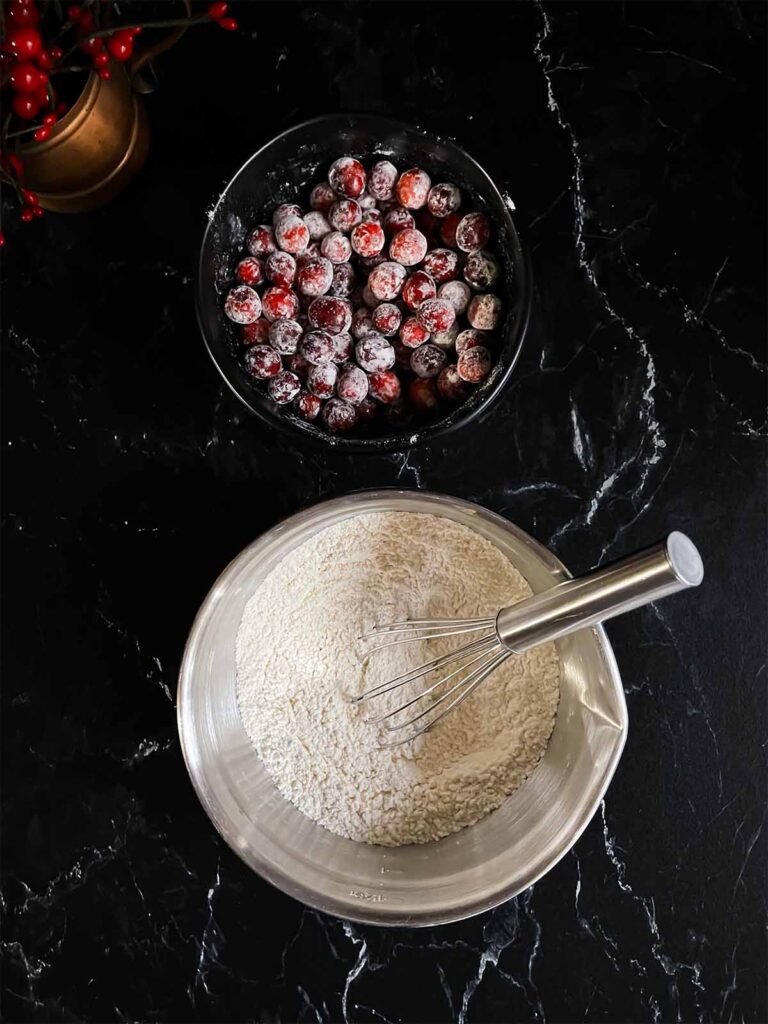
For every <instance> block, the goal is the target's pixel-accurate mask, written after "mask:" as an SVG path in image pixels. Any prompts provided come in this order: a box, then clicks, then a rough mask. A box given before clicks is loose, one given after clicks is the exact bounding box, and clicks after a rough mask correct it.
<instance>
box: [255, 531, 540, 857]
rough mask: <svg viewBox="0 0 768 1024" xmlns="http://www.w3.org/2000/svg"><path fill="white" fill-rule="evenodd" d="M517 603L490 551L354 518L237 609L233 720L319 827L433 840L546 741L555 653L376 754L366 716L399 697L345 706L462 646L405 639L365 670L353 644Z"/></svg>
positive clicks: (453, 537)
mask: <svg viewBox="0 0 768 1024" xmlns="http://www.w3.org/2000/svg"><path fill="white" fill-rule="evenodd" d="M530 593H531V591H530V588H529V587H528V585H527V583H526V582H525V580H524V579H523V578H522V576H521V575H520V574H519V573H518V572H517V570H516V569H515V568H514V567H513V566H512V565H511V564H510V563H509V562H508V561H507V560H506V559H505V557H504V556H503V555H502V554H501V552H500V551H499V550H498V549H497V548H496V547H494V546H493V545H492V544H491V543H490V542H489V541H487V540H485V539H484V538H482V537H480V536H478V535H477V534H476V533H474V532H473V531H471V530H469V529H468V528H466V527H464V526H460V525H459V524H457V523H454V522H452V521H451V520H449V519H445V518H442V517H440V516H433V515H425V514H419V513H411V512H378V513H370V514H366V515H359V516H356V517H353V518H351V519H348V520H346V521H345V522H343V523H339V524H338V525H336V526H332V527H329V528H328V529H326V530H324V531H323V532H322V533H320V534H318V535H317V536H316V537H314V538H313V539H311V540H309V541H307V542H306V543H305V544H303V545H302V546H301V547H299V548H297V549H296V550H295V551H293V552H291V554H290V555H288V556H287V557H286V558H285V559H284V560H283V561H282V562H281V563H280V564H279V565H278V566H277V567H276V568H275V569H274V570H273V571H272V572H271V573H270V575H269V576H268V577H267V578H266V580H265V581H264V582H263V584H262V585H261V586H260V587H259V589H258V591H257V592H256V593H255V594H254V596H253V597H252V598H251V600H250V601H249V603H248V605H247V606H246V609H245V613H244V616H243V621H242V623H241V625H240V630H239V632H238V637H237V673H238V679H237V694H238V702H239V706H240V713H241V715H242V719H243V722H244V724H245V728H246V730H247V731H248V735H249V736H250V738H251V741H252V742H253V745H254V747H255V748H256V750H257V752H258V754H259V756H260V758H261V759H262V761H263V762H264V764H265V766H266V768H267V770H268V771H269V773H270V775H271V776H272V778H273V779H274V781H275V783H276V784H277V786H278V788H279V789H280V791H281V793H282V794H283V795H284V796H285V797H287V799H289V800H291V801H292V802H293V803H294V804H295V805H296V806H297V807H298V808H299V809H300V810H301V811H303V812H304V814H306V815H308V816H309V817H310V818H312V819H313V820H314V821H317V822H319V823H320V824H321V825H324V826H325V827H326V828H328V829H330V830H331V831H332V832H335V833H337V834H338V835H341V836H347V837H348V838H350V839H355V840H358V841H360V842H365V843H378V844H382V845H384V846H401V845H403V844H406V843H426V842H429V841H430V840H434V839H439V838H441V837H442V836H446V835H449V834H450V833H452V832H456V831H458V830H459V829H461V828H464V827H465V826H466V825H471V824H473V823H474V822H476V821H478V820H479V819H480V818H482V817H483V816H484V815H486V814H488V813H489V812H490V811H492V810H494V809H495V808H496V807H498V806H499V805H500V804H501V803H502V802H503V800H504V799H505V797H507V796H508V795H509V794H510V793H513V792H514V791H515V790H516V789H517V788H518V786H520V785H521V783H522V782H523V781H524V780H525V779H526V778H527V776H528V775H529V774H530V773H531V771H532V770H533V769H534V768H535V766H536V765H537V763H538V762H539V760H540V758H541V756H542V754H543V753H544V750H545V748H546V745H547V742H548V740H549V737H550V734H551V732H552V728H553V726H554V718H555V712H556V710H557V703H558V697H559V677H560V670H559V663H558V659H557V655H556V653H555V648H554V645H553V644H547V645H545V646H543V647H539V648H535V649H534V650H532V651H529V652H528V653H527V654H524V655H521V656H516V657H514V656H513V657H512V658H509V659H508V660H507V661H506V662H505V663H504V664H503V665H502V666H501V668H499V669H497V671H496V672H495V673H494V674H493V675H491V676H490V677H489V678H488V679H487V680H486V681H485V682H484V683H483V684H482V685H481V686H480V687H479V688H478V689H477V690H476V691H475V693H474V694H473V695H472V696H471V697H470V698H468V699H467V700H466V701H465V702H464V703H463V704H462V705H461V706H460V707H459V708H458V709H456V710H455V711H453V712H452V713H451V714H450V715H448V716H447V717H446V718H445V719H443V721H442V722H441V723H440V724H439V725H438V726H436V727H435V728H434V729H433V730H432V731H431V732H429V733H426V734H425V735H423V736H421V737H419V738H418V739H416V740H414V741H411V742H409V743H407V744H404V745H403V746H399V747H394V748H387V749H379V748H378V746H377V744H378V741H379V738H380V736H381V735H383V734H382V733H380V731H379V729H380V727H379V726H374V725H371V724H368V722H367V721H366V720H367V719H370V718H371V717H373V716H374V715H379V714H383V713H384V712H385V711H386V710H387V709H388V706H389V707H390V708H393V707H395V706H396V704H398V703H402V701H403V700H404V699H406V698H405V696H404V694H405V691H403V690H400V691H398V693H397V694H394V695H393V694H389V695H387V697H386V698H382V699H377V700H376V701H374V702H372V703H369V704H362V705H359V706H354V705H351V704H350V703H349V701H348V700H347V699H346V698H347V697H348V696H354V695H357V694H360V693H361V692H362V691H363V690H365V689H368V688H369V687H371V686H374V685H376V684H377V683H379V682H383V681H384V680H385V679H388V678H392V677H393V676H395V675H398V674H399V673H401V672H404V671H406V670H407V669H409V668H413V667H415V666H416V665H418V664H420V663H422V662H423V661H426V660H428V659H430V658H432V657H435V656H436V655H437V654H440V653H443V652H444V651H446V650H449V649H451V648H455V647H456V646H458V645H459V643H461V642H462V641H466V637H464V638H462V637H454V638H450V639H441V640H432V641H429V642H427V641H422V642H418V643H413V644H403V645H400V646H395V647H391V648H389V649H387V650H386V651H384V652H381V653H379V654H377V655H375V656H374V657H373V658H372V659H371V661H370V663H369V664H368V666H365V665H364V653H365V649H364V648H363V647H362V646H361V644H360V643H359V642H357V641H356V637H358V636H359V635H360V634H361V633H364V632H366V631H367V630H370V629H371V628H372V627H373V626H375V625H376V624H378V623H383V622H391V621H394V620H401V619H405V618H465V617H473V616H484V615H489V614H495V612H496V611H498V609H499V608H501V607H502V606H503V605H506V604H511V603H512V602H515V601H518V600H520V599H521V598H524V597H527V596H528V595H529V594H530ZM421 685H424V684H423V683H422V684H421ZM387 701H390V702H391V703H390V704H389V705H388V704H387Z"/></svg>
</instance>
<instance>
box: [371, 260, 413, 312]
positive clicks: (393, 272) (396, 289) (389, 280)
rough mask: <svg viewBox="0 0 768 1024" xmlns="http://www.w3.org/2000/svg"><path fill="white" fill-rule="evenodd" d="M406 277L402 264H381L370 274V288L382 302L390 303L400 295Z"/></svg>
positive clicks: (388, 262)
mask: <svg viewBox="0 0 768 1024" xmlns="http://www.w3.org/2000/svg"><path fill="white" fill-rule="evenodd" d="M405 276H406V274H405V267H404V266H403V265H402V264H401V263H393V262H390V261H387V262H385V263H380V264H379V266H378V267H374V269H373V270H372V271H371V273H370V274H369V276H368V287H369V288H370V290H371V292H372V294H373V295H374V296H375V297H376V298H377V299H378V300H379V301H380V302H390V301H391V300H392V299H396V298H397V296H398V295H399V294H400V291H401V289H402V287H403V285H404V283H405Z"/></svg>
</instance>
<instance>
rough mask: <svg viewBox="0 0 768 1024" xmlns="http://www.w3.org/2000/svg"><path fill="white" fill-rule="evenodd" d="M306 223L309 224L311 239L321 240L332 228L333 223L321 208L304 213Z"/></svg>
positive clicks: (314, 240)
mask: <svg viewBox="0 0 768 1024" xmlns="http://www.w3.org/2000/svg"><path fill="white" fill-rule="evenodd" d="M304 223H305V224H306V225H307V230H308V231H309V237H310V240H311V241H313V242H319V241H320V239H321V238H324V237H325V236H326V235H327V234H328V232H329V231H330V230H331V225H330V224H329V223H328V221H327V220H326V219H325V216H324V215H323V214H322V213H320V211H319V210H310V211H309V213H305V214H304Z"/></svg>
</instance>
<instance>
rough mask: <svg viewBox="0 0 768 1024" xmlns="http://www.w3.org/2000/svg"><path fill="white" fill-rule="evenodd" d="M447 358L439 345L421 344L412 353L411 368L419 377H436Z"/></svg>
mask: <svg viewBox="0 0 768 1024" xmlns="http://www.w3.org/2000/svg"><path fill="white" fill-rule="evenodd" d="M447 360H448V357H447V356H446V354H445V352H444V351H443V349H441V348H438V347H437V345H432V344H426V345H421V346H420V347H419V348H417V349H415V350H414V352H413V353H412V354H411V369H412V370H413V372H414V373H415V374H416V376H417V377H436V376H437V375H438V373H440V371H441V370H442V368H443V367H444V366H445V364H446V362H447Z"/></svg>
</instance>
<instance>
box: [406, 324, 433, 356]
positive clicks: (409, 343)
mask: <svg viewBox="0 0 768 1024" xmlns="http://www.w3.org/2000/svg"><path fill="white" fill-rule="evenodd" d="M428 340H429V331H428V330H427V328H426V327H425V326H424V324H423V323H421V322H420V321H419V320H417V318H416V317H415V316H409V317H408V319H407V320H404V321H403V325H402V327H401V328H400V341H402V343H403V344H404V345H405V346H406V347H407V348H418V347H419V345H423V344H424V342H425V341H428ZM409 362H410V356H409Z"/></svg>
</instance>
